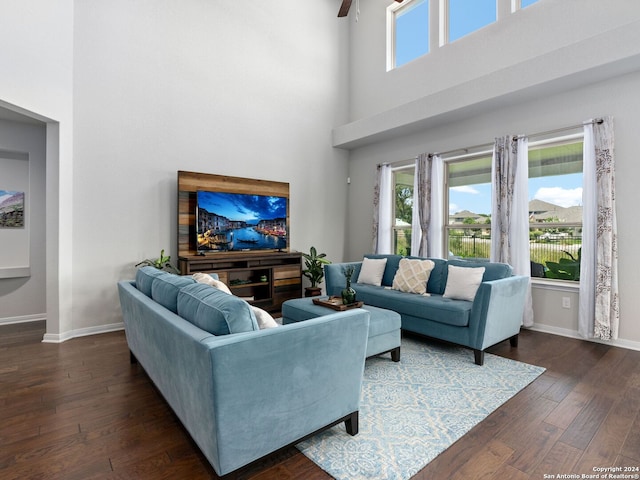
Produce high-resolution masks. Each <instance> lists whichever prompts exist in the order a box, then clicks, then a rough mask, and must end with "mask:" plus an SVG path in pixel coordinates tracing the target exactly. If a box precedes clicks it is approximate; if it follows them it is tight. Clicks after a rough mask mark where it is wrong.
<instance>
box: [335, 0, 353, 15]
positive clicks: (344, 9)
mask: <svg viewBox="0 0 640 480" xmlns="http://www.w3.org/2000/svg"><path fill="white" fill-rule="evenodd" d="M349 7H351V0H342V5H340V11H339V12H338V16H339V17H346V16H347V14H348V13H349Z"/></svg>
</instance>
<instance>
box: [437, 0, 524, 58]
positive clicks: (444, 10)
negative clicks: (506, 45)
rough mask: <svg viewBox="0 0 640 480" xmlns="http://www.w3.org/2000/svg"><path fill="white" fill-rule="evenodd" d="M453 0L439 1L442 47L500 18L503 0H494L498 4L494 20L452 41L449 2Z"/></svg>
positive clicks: (439, 30) (439, 27) (439, 28)
mask: <svg viewBox="0 0 640 480" xmlns="http://www.w3.org/2000/svg"><path fill="white" fill-rule="evenodd" d="M450 1H451V0H440V3H439V25H438V33H439V39H440V47H443V46H444V45H447V44H450V43H453V42H457V41H458V40H461V39H462V38H464V37H467V36H469V35H471V34H473V33H475V32H477V31H479V30H482V29H483V28H486V27H488V26H489V25H493V24H494V23H496V22H497V21H498V20H499V19H500V2H501V0H494V2H495V4H496V18H495V20H494V21H493V22H490V23H487V24H486V25H483V26H482V27H480V28H477V29H475V30H472V31H470V32H468V33H466V34H465V35H462V36H461V37H458V38H456V39H455V40H453V41H451V39H450V33H451V32H450V28H449V23H450V22H449V20H450V15H449V10H450V8H449V2H450ZM513 1H518V2H520V0H512V2H513Z"/></svg>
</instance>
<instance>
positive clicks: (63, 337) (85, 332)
mask: <svg viewBox="0 0 640 480" xmlns="http://www.w3.org/2000/svg"><path fill="white" fill-rule="evenodd" d="M118 330H124V323H122V322H120V323H111V324H109V325H99V326H97V327H87V328H78V329H76V330H70V331H68V332H64V333H45V334H44V337H43V338H42V342H43V343H62V342H66V341H67V340H70V339H72V338H76V337H86V336H89V335H99V334H101V333H108V332H116V331H118Z"/></svg>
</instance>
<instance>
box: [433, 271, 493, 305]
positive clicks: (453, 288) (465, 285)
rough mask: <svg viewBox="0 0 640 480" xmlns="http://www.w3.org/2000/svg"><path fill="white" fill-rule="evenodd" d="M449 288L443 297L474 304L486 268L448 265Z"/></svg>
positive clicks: (447, 287) (446, 288) (445, 290)
mask: <svg viewBox="0 0 640 480" xmlns="http://www.w3.org/2000/svg"><path fill="white" fill-rule="evenodd" d="M448 267H449V274H448V276H447V286H446V287H445V288H444V294H443V295H442V296H443V297H446V298H451V299H453V300H468V301H470V302H473V299H474V298H475V297H476V292H477V291H478V288H479V287H480V284H481V283H482V276H483V275H484V267H456V266H454V265H448Z"/></svg>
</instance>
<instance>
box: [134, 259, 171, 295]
mask: <svg viewBox="0 0 640 480" xmlns="http://www.w3.org/2000/svg"><path fill="white" fill-rule="evenodd" d="M162 275H171V274H170V273H169V272H165V271H163V270H158V269H157V268H155V267H151V266H147V267H141V268H139V269H138V271H137V272H136V288H137V289H138V290H140V291H141V292H142V293H144V294H145V295H146V296H147V297H149V298H151V285H152V284H153V281H154V280H155V279H156V277H159V276H162Z"/></svg>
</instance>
